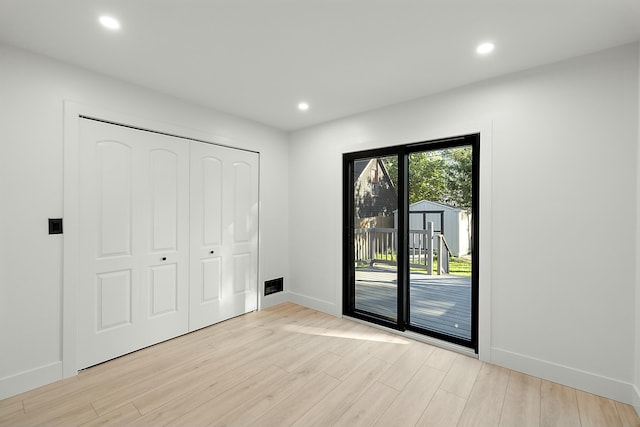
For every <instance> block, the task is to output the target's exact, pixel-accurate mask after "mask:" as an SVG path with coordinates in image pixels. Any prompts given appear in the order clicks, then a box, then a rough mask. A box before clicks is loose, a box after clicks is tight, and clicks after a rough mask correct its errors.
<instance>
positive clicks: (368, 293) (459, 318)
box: [355, 267, 471, 339]
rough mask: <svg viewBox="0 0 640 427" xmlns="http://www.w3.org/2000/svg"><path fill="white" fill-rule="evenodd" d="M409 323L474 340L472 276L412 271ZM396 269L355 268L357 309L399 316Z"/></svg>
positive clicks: (387, 315) (393, 316) (392, 316)
mask: <svg viewBox="0 0 640 427" xmlns="http://www.w3.org/2000/svg"><path fill="white" fill-rule="evenodd" d="M410 280H411V288H410V294H411V298H410V302H411V304H410V307H409V313H410V323H411V324H412V325H414V326H418V327H422V328H426V329H430V330H433V331H436V332H440V333H444V334H447V335H451V336H454V337H458V338H463V339H471V278H470V277H460V276H448V275H447V276H436V275H427V274H424V273H418V272H411V277H410ZM396 289H397V280H396V272H395V270H393V269H391V268H388V267H387V268H385V267H365V268H358V269H357V270H356V295H355V298H356V309H358V310H364V311H368V312H370V313H375V314H379V315H382V316H386V317H391V318H394V319H395V318H396V307H397V299H396V295H397V290H396Z"/></svg>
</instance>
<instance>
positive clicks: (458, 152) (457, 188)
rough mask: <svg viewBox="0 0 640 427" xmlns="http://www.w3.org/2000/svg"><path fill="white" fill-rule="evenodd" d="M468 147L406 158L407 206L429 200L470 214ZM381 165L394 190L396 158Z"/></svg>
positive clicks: (470, 171)
mask: <svg viewBox="0 0 640 427" xmlns="http://www.w3.org/2000/svg"><path fill="white" fill-rule="evenodd" d="M471 152H472V150H471V147H456V148H447V149H443V150H436V151H424V152H417V153H411V154H410V155H409V203H415V202H418V201H420V200H430V201H433V202H439V203H443V204H446V205H450V206H455V207H458V208H461V209H466V210H469V211H470V210H471V184H472V179H473V177H472V165H473V163H472V158H471ZM383 161H384V165H385V167H386V169H387V171H388V172H389V175H390V176H391V177H392V179H393V180H394V182H393V184H394V186H396V188H397V181H396V180H397V177H398V158H397V157H395V156H390V157H385V158H384V159H383Z"/></svg>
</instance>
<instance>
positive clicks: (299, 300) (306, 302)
mask: <svg viewBox="0 0 640 427" xmlns="http://www.w3.org/2000/svg"><path fill="white" fill-rule="evenodd" d="M287 294H288V296H289V301H290V302H292V303H295V304H298V305H302V306H304V307H308V308H312V309H314V310H318V311H321V312H323V313H327V314H330V315H332V316H338V317H340V316H342V310H340V307H337V306H336V304H335V303H333V302H330V301H324V300H321V299H317V298H311V297H308V296H306V295H301V294H297V293H295V292H288V293H287Z"/></svg>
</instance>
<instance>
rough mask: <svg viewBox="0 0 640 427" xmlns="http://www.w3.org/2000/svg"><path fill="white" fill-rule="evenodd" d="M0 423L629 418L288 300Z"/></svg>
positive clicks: (97, 376)
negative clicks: (287, 302)
mask: <svg viewBox="0 0 640 427" xmlns="http://www.w3.org/2000/svg"><path fill="white" fill-rule="evenodd" d="M0 425H2V426H38V425H43V426H67V425H82V426H98V425H101V426H104V425H117V426H125V425H142V426H159V425H176V426H289V425H293V426H328V425H336V426H360V425H361V426H456V425H457V426H518V427H520V426H563V427H566V426H585V427H586V426H600V427H604V426H640V418H638V416H637V414H636V413H635V411H634V409H633V408H632V407H630V406H628V405H624V404H621V403H618V402H614V401H611V400H609V399H604V398H601V397H598V396H594V395H592V394H588V393H584V392H582V391H578V390H575V389H572V388H569V387H565V386H562V385H558V384H554V383H551V382H548V381H544V380H540V379H538V378H534V377H530V376H528V375H524V374H521V373H518V372H514V371H510V370H508V369H504V368H500V367H498V366H494V365H490V364H486V363H483V362H479V361H478V360H475V359H472V358H469V357H465V356H462V355H459V354H456V353H452V352H449V351H446V350H442V349H440V348H436V347H432V346H429V345H427V344H423V343H420V342H416V341H412V340H409V339H405V338H402V337H400V336H397V335H393V334H388V333H386V332H383V331H380V330H378V329H374V328H371V327H368V326H365V325H362V324H360V323H355V322H352V321H349V320H346V319H338V318H335V317H332V316H328V315H325V314H322V313H319V312H317V311H314V310H310V309H307V308H303V307H300V306H297V305H294V304H282V305H279V306H277V307H274V308H271V309H268V310H265V311H261V312H255V313H250V314H247V315H245V316H241V317H238V318H235V319H231V320H229V321H226V322H223V323H220V324H218V325H214V326H212V327H209V328H205V329H202V330H200V331H197V332H194V333H192V334H188V335H185V336H182V337H179V338H176V339H174V340H171V341H167V342H165V343H162V344H158V345H156V346H153V347H150V348H147V349H144V350H140V351H138V352H136V353H132V354H130V355H127V356H124V357H121V358H118V359H115V360H112V361H110V362H107V363H104V364H102V365H98V366H95V367H93V368H90V369H87V370H85V371H83V372H81V373H80V374H79V375H78V376H77V377H73V378H70V379H67V380H63V381H59V382H56V383H54V384H50V385H47V386H44V387H41V388H39V389H36V390H33V391H29V392H26V393H23V394H21V395H18V396H15V397H11V398H9V399H5V400H2V401H0Z"/></svg>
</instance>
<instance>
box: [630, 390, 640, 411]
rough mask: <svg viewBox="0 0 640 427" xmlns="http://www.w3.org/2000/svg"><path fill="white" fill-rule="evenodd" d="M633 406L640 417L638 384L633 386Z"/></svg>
mask: <svg viewBox="0 0 640 427" xmlns="http://www.w3.org/2000/svg"><path fill="white" fill-rule="evenodd" d="M632 405H633V407H634V408H635V409H636V412H637V413H638V416H639V417H640V388H638V386H637V385H634V386H633V403H632Z"/></svg>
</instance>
